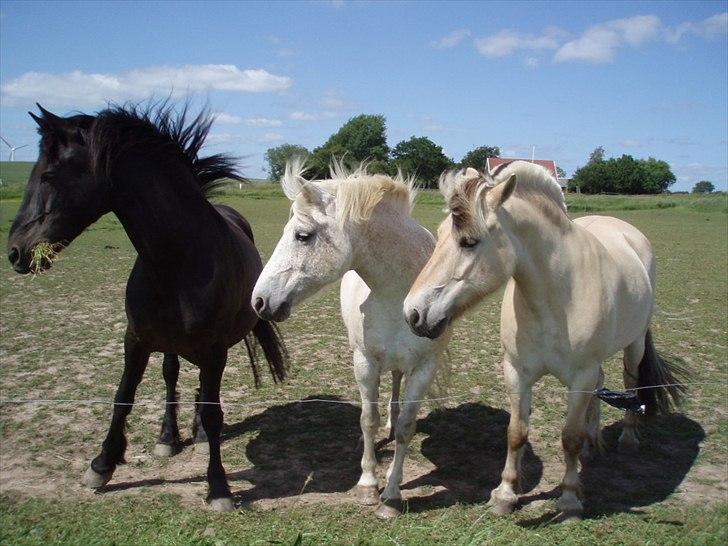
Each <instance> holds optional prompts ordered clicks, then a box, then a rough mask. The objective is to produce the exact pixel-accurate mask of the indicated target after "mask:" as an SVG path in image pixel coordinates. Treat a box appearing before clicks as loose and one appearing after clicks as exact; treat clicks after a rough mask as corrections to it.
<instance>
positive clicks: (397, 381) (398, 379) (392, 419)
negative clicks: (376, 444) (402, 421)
mask: <svg viewBox="0 0 728 546" xmlns="http://www.w3.org/2000/svg"><path fill="white" fill-rule="evenodd" d="M402 377H403V374H402V372H400V371H399V370H392V397H391V398H390V399H389V415H388V416H387V428H386V432H387V438H388V439H389V440H390V441H392V440H394V429H395V424H396V423H397V419H399V406H400V404H399V392H400V387H401V386H402Z"/></svg>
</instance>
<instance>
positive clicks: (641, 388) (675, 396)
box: [637, 330, 688, 415]
mask: <svg viewBox="0 0 728 546" xmlns="http://www.w3.org/2000/svg"><path fill="white" fill-rule="evenodd" d="M687 375H688V372H687V369H686V368H685V367H684V366H683V365H681V364H679V363H676V362H671V361H669V360H667V359H665V358H664V357H662V356H661V355H659V354H658V352H657V350H656V349H655V345H654V343H653V342H652V334H651V333H650V331H649V330H647V334H646V335H645V354H644V356H643V357H642V361H641V362H640V365H639V368H638V377H639V379H638V381H637V388H638V390H637V397H638V398H639V399H640V401H642V403H643V404H644V405H645V413H646V414H647V415H655V414H657V413H669V412H670V411H671V410H672V409H673V408H674V407H675V406H678V405H679V404H680V401H681V399H682V397H683V395H684V394H685V393H686V388H685V386H684V385H682V382H683V381H684V380H685V378H686V377H687Z"/></svg>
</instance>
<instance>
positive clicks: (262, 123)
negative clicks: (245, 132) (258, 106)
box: [244, 118, 283, 127]
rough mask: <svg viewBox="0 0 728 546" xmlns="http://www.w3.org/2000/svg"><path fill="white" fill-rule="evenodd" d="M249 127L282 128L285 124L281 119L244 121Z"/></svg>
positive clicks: (250, 119) (249, 119)
mask: <svg viewBox="0 0 728 546" xmlns="http://www.w3.org/2000/svg"><path fill="white" fill-rule="evenodd" d="M244 123H245V125H247V126H248V127H280V126H281V125H283V122H282V121H281V120H279V119H269V118H248V119H246V120H245V121H244Z"/></svg>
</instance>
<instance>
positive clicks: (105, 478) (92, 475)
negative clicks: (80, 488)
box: [83, 466, 114, 489]
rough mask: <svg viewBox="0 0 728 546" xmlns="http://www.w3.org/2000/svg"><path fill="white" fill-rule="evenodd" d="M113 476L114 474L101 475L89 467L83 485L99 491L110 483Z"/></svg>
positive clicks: (105, 473)
mask: <svg viewBox="0 0 728 546" xmlns="http://www.w3.org/2000/svg"><path fill="white" fill-rule="evenodd" d="M113 475H114V473H113V472H104V473H103V474H99V473H98V472H96V471H95V470H94V469H93V468H91V467H90V466H89V467H88V469H87V470H86V473H85V474H84V475H83V483H84V485H85V486H86V487H88V488H89V489H99V488H101V487H103V486H105V485H106V484H107V483H109V481H111V476H113Z"/></svg>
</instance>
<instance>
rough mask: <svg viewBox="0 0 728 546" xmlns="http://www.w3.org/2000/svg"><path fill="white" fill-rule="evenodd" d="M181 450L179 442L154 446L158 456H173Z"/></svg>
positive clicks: (155, 453)
mask: <svg viewBox="0 0 728 546" xmlns="http://www.w3.org/2000/svg"><path fill="white" fill-rule="evenodd" d="M179 452H180V450H179V446H178V445H177V444H156V445H155V446H154V455H156V456H157V457H173V456H174V455H177V453H179Z"/></svg>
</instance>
